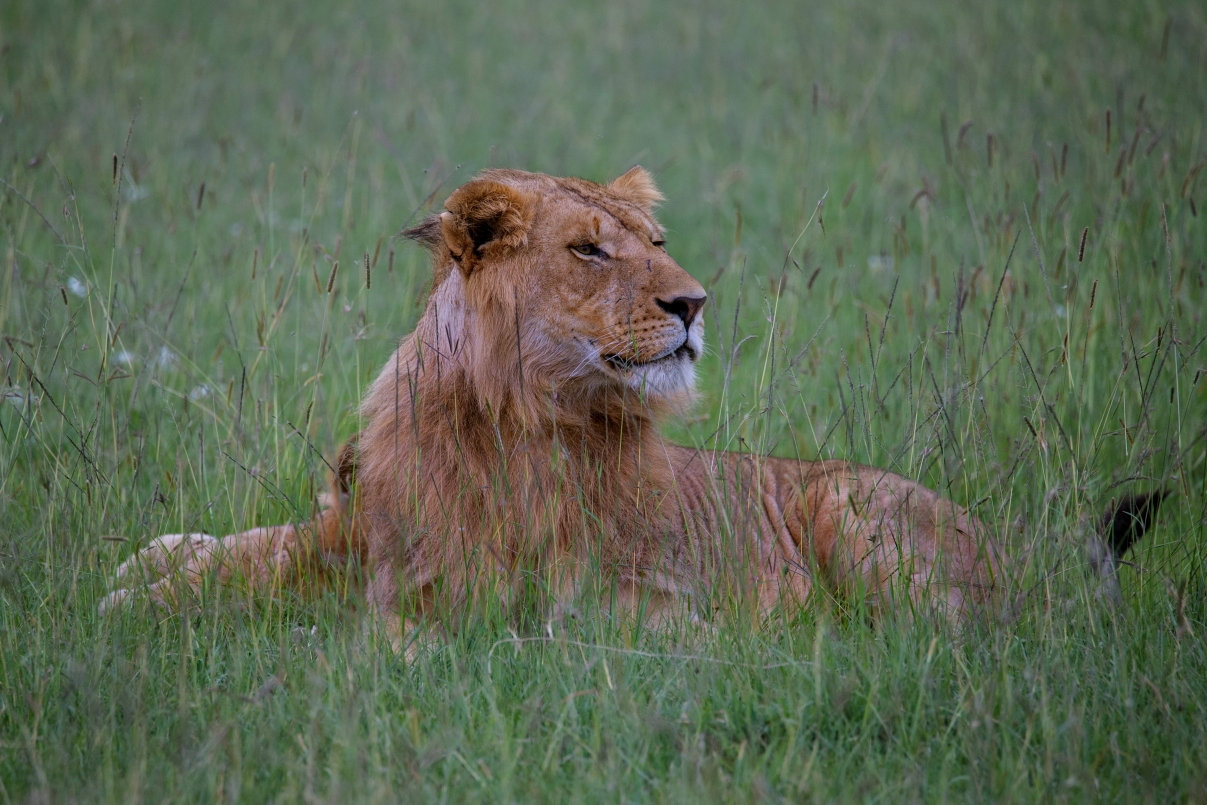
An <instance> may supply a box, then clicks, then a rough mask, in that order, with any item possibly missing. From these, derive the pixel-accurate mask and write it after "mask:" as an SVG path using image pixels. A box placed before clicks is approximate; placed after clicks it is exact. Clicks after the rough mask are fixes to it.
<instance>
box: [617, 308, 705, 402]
mask: <svg viewBox="0 0 1207 805" xmlns="http://www.w3.org/2000/svg"><path fill="white" fill-rule="evenodd" d="M687 345H688V346H689V347H691V349H692V351H693V352H694V353H695V354H696V355H700V354H701V353H703V351H704V322H703V320H702V319H699V318H697V319H696V320H695V321H694V322H692V326H691V328H690V329H689V330H688V331H687ZM628 383H629V387H630V388H632V389H633V390H634V391H637V392H640V393H642V394H644V395H646V396H647V397H650V398H662V399H666V400H675V399H686V398H690V397H691V396H692V395H693V394H694V392H695V390H696V362H695V361H694V360H692V359H691V358H689V357H687V356H686V355H684V356H682V357H680V358H671V359H669V360H660V361H655V362H654V363H649V364H645V365H644V366H637V367H634V368H633V370H632V371H631V373H630V374H629V376H628Z"/></svg>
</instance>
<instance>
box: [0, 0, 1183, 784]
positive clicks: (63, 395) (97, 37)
mask: <svg viewBox="0 0 1207 805" xmlns="http://www.w3.org/2000/svg"><path fill="white" fill-rule="evenodd" d="M1205 108H1207V13H1205V11H1204V8H1203V7H1202V6H1201V5H1200V4H1196V3H1177V2H1145V3H1140V2H1136V3H1109V4H1107V3H1099V2H1096V1H1095V0H1055V1H1054V2H1043V3H1032V2H987V3H965V2H958V0H938V1H937V2H929V3H904V2H902V3H885V2H864V0H854V1H853V2H842V3H837V2H765V3H743V4H736V3H727V2H713V0H702V1H701V2H692V3H673V2H642V1H641V0H615V1H614V2H609V3H600V4H582V3H558V2H538V1H536V0H532V1H531V2H530V1H528V0H500V1H499V2H492V3H473V2H461V0H450V1H449V2H440V3H409V2H404V3H387V2H372V1H367V2H358V3H322V2H307V3H265V2H239V0H214V2H207V3H177V2H154V1H153V0H141V1H140V2H120V1H117V0H113V1H110V2H95V3H85V2H64V1H63V0H7V1H6V2H5V3H3V5H2V6H0V178H2V179H3V184H2V185H0V261H2V262H0V269H2V274H0V294H2V296H0V336H2V338H0V368H2V369H3V378H2V388H3V395H4V400H3V404H0V428H2V430H0V533H2V535H0V596H3V600H5V601H6V602H7V603H6V607H8V608H9V611H10V613H21V614H19V615H13V617H17V618H19V622H20V624H31V623H42V626H41V627H39V629H43V630H50V631H54V630H55V629H59V628H67V629H68V631H69V632H70V631H71V629H76V628H79V629H85V630H87V629H91V628H93V627H92V626H87V625H79V624H77V625H76V626H70V627H65V626H63V624H64V623H68V624H70V623H72V620H71V619H72V617H74V616H69V615H66V614H64V613H67V612H69V611H70V609H69V608H70V606H71V602H73V601H75V600H76V599H77V597H79V596H82V598H80V599H79V600H82V601H84V602H85V603H84V604H82V605H81V606H82V607H83V609H87V610H89V611H90V610H91V603H89V602H90V601H92V600H95V597H96V596H97V595H99V594H100V591H101V589H102V588H103V577H104V574H105V573H106V572H108V570H109V569H110V568H111V567H112V566H113V563H114V562H116V561H118V560H120V559H121V558H123V557H125V556H127V555H128V554H129V553H130V552H131V551H132V550H133V548H134V547H136V546H137V545H139V544H143V543H145V541H146V540H148V539H150V538H151V537H153V536H154V535H155V534H157V533H162V532H172V531H183V530H203V531H208V532H211V533H224V532H227V531H231V530H236V529H238V528H242V527H246V526H248V525H250V524H252V523H258V522H265V521H284V520H288V519H296V518H300V517H305V516H307V515H308V514H309V511H310V506H311V501H312V500H313V493H314V491H315V489H316V487H317V485H319V484H320V483H321V479H322V475H323V473H324V471H325V467H324V465H323V462H322V461H321V459H320V457H319V456H320V454H322V453H325V454H327V455H330V454H332V452H333V451H334V450H335V449H336V448H337V447H338V445H339V444H340V442H341V441H342V440H343V439H344V438H346V437H347V436H348V435H350V434H351V433H353V432H355V430H356V429H357V427H358V421H357V414H356V406H357V403H358V400H359V397H360V394H361V391H362V390H363V388H364V387H365V385H366V384H367V383H368V382H369V381H370V380H371V379H372V378H373V376H374V375H375V373H376V372H377V371H378V369H379V367H380V366H381V365H382V364H383V362H384V361H385V359H386V358H387V356H388V355H389V354H390V352H391V351H392V350H393V349H394V347H395V345H396V343H397V339H398V338H399V337H400V336H402V335H404V334H405V333H407V332H408V331H409V329H410V328H411V326H412V325H413V323H414V321H415V319H416V318H417V316H418V314H419V312H420V309H421V305H422V300H423V298H424V295H425V293H426V290H427V284H428V281H429V277H430V274H429V269H428V266H427V263H426V258H425V256H424V255H423V254H422V253H421V250H420V249H418V248H417V247H415V246H413V245H411V244H409V243H407V242H405V241H404V240H402V239H400V238H399V237H398V236H397V235H398V232H399V231H400V230H402V229H403V228H405V227H406V226H407V225H408V224H410V223H412V222H414V221H415V220H417V219H418V217H419V216H421V215H423V214H424V213H425V211H427V210H429V209H431V208H436V207H438V206H439V205H440V204H441V203H442V201H443V199H444V198H445V197H446V196H447V195H448V193H450V192H451V191H452V190H453V189H455V188H456V187H457V186H458V185H460V184H461V183H463V182H464V181H466V180H467V179H469V178H470V177H472V176H473V175H474V173H475V172H477V171H479V170H481V169H483V168H487V167H492V166H506V167H514V168H522V169H525V170H533V171H543V172H548V173H553V174H572V175H577V176H582V177H585V178H589V179H593V180H596V181H606V180H609V179H611V178H613V177H614V176H616V175H618V174H620V173H622V172H623V171H625V170H627V169H628V168H629V167H631V166H632V165H634V164H641V165H643V166H645V167H646V168H647V169H649V170H650V171H651V172H652V173H653V174H654V176H655V178H656V180H657V181H658V183H659V185H660V186H661V188H662V190H663V192H664V193H665V195H666V197H667V201H666V203H665V205H664V207H663V209H662V211H661V213H660V216H661V220H662V221H663V222H664V224H665V225H666V227H667V229H668V248H669V251H670V253H671V254H672V255H673V256H674V257H675V258H676V259H677V260H678V261H679V262H680V263H681V264H682V265H683V266H684V267H685V268H686V269H687V270H688V271H690V272H691V273H693V274H694V275H695V276H696V277H697V278H698V279H700V280H701V281H702V282H703V283H704V284H705V285H706V287H707V288H708V289H709V292H710V303H709V306H708V308H707V309H706V314H705V315H706V318H707V324H708V330H707V340H708V342H709V344H710V345H711V352H710V354H709V355H708V356H706V358H705V360H704V361H703V363H702V371H701V384H700V385H701V401H700V405H699V407H698V409H697V411H696V412H695V413H694V414H693V415H692V416H691V417H689V418H687V419H686V420H684V421H682V422H677V423H674V424H673V425H672V426H671V435H672V437H673V438H674V439H676V440H677V441H679V442H681V443H692V444H697V445H701V446H708V447H721V448H725V449H747V450H761V451H768V452H773V453H776V454H778V455H795V456H801V457H805V458H813V457H817V456H822V457H829V456H840V457H846V458H851V459H854V460H858V461H863V462H868V463H874V464H877V465H880V466H885V467H889V468H891V469H893V470H895V471H897V472H900V473H902V474H904V475H907V476H910V477H915V478H920V479H922V480H924V481H926V482H927V483H929V484H931V485H933V486H936V487H937V488H941V489H943V490H944V491H945V492H946V493H947V494H950V495H951V496H953V497H954V498H955V499H956V500H958V501H959V502H961V503H964V504H966V505H969V506H973V507H974V508H975V509H976V511H977V512H978V513H979V514H981V515H982V516H984V517H986V518H987V519H988V520H990V521H993V522H998V523H1011V522H1018V521H1019V518H1020V517H1021V518H1022V521H1024V522H1026V523H1028V524H1030V525H1032V526H1034V527H1035V529H1033V532H1032V533H1048V531H1047V530H1050V531H1053V532H1058V533H1065V532H1066V531H1068V530H1069V529H1071V525H1069V524H1073V523H1078V522H1082V521H1083V520H1084V519H1085V518H1086V517H1087V516H1089V514H1090V513H1092V512H1096V511H1098V509H1099V508H1100V507H1101V506H1102V505H1103V504H1104V502H1105V501H1107V500H1109V499H1110V498H1111V497H1112V496H1117V495H1119V494H1121V492H1122V490H1123V489H1130V488H1135V487H1142V488H1147V487H1153V486H1156V485H1159V484H1160V485H1166V486H1168V487H1169V488H1171V489H1174V490H1175V491H1176V492H1177V493H1178V494H1177V497H1176V498H1174V499H1173V500H1171V502H1170V503H1169V504H1168V507H1169V508H1168V514H1167V515H1165V517H1166V518H1167V519H1165V520H1164V523H1165V526H1164V527H1163V528H1162V530H1160V531H1159V532H1158V534H1157V535H1156V537H1154V539H1153V540H1152V541H1151V542H1149V543H1147V544H1146V546H1145V549H1144V550H1145V551H1147V553H1143V554H1142V555H1141V556H1140V558H1139V561H1141V562H1145V563H1148V562H1155V563H1156V565H1155V566H1156V567H1159V568H1161V569H1162V570H1161V572H1162V573H1168V574H1170V575H1171V576H1173V577H1183V578H1191V579H1199V580H1200V581H1199V582H1196V583H1199V584H1200V585H1201V579H1202V574H1201V568H1202V566H1203V557H1204V542H1203V539H1202V535H1203V510H1204V509H1203V507H1204V503H1205V500H1207V496H1205V495H1204V484H1205V483H1207V472H1205V469H1204V438H1205V437H1204V412H1205V411H1207V380H1205V379H1204V372H1205V367H1207V361H1205V359H1204V352H1203V350H1202V349H1201V347H1202V345H1203V339H1204V337H1205V336H1207V327H1205V321H1204V315H1205V314H1204V301H1205V291H1204V283H1205V280H1207V274H1205V272H1207V268H1205V266H1204V262H1203V261H1204V254H1205V251H1207V250H1205V247H1207V236H1205V234H1204V233H1205V226H1204V222H1205V216H1207V211H1204V210H1203V209H1202V208H1203V207H1204V205H1205V204H1207V193H1205V192H1204V190H1205V188H1207V177H1205V176H1204V173H1207V171H1204V170H1202V169H1203V166H1204V160H1205V159H1207V138H1205V136H1204V135H1205V132H1204V122H1205V119H1207V118H1205V116H1204V109H1205ZM1066 526H1069V528H1066ZM1045 529H1047V530H1045ZM1129 578H1130V580H1129V581H1128V582H1127V583H1128V584H1129V585H1135V586H1140V587H1143V589H1144V590H1146V591H1147V592H1146V593H1145V594H1146V595H1149V596H1150V597H1152V596H1158V597H1163V596H1164V595H1165V592H1164V587H1163V585H1162V583H1161V581H1160V578H1159V577H1158V576H1156V575H1151V574H1150V576H1148V577H1139V576H1136V577H1129ZM1145 578H1148V579H1150V580H1149V581H1145V580H1144V579H1145ZM1192 589H1193V587H1192ZM45 601H49V602H51V605H50V609H49V610H46V611H48V612H50V613H51V614H50V615H47V616H46V617H48V618H49V619H50V620H48V621H45V622H43V621H39V620H38V618H39V617H42V616H36V615H35V614H33V613H36V612H39V611H43V610H44V609H45V607H44V606H43V603H42V602H45ZM55 613H57V614H55ZM63 618H66V621H64V620H63ZM17 623H18V622H17V621H14V624H17ZM56 624H57V625H56ZM11 628H21V629H26V628H30V627H29V626H28V625H22V626H20V627H18V626H17V625H12V627H11ZM7 633H9V634H12V633H13V632H11V631H9V632H7ZM46 651H49V652H51V653H50V654H49V655H45V656H44V657H43V659H44V660H45V658H46V656H50V657H53V656H55V655H54V651H55V649H53V648H47V649H46ZM35 665H36V663H35ZM14 667H15V666H14ZM31 673H32V672H31ZM33 678H34V677H30V679H33ZM349 678H350V677H349ZM609 684H610V683H609ZM3 710H4V707H3V705H0V712H3ZM15 734H16V733H14V735H15ZM14 740H15V739H14ZM743 746H745V744H743ZM23 762H24V761H20V762H18V761H13V763H14V764H16V765H13V766H7V767H6V768H7V769H8V772H6V773H11V774H14V775H17V779H23V780H26V781H28V780H29V779H32V778H30V777H29V776H28V775H29V774H32V772H31V771H29V769H28V768H27V767H25V766H21V763H23ZM62 762H63V763H64V764H67V765H66V766H65V767H64V768H67V767H71V768H75V767H73V766H71V763H74V762H75V761H70V760H68V759H66V755H65V756H64V759H63V760H62ZM18 766H20V768H21V770H20V771H18ZM10 779H13V778H10Z"/></svg>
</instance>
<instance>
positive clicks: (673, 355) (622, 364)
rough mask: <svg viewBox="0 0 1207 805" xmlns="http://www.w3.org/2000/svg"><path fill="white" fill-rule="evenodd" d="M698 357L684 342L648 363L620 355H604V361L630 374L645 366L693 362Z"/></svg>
mask: <svg viewBox="0 0 1207 805" xmlns="http://www.w3.org/2000/svg"><path fill="white" fill-rule="evenodd" d="M699 357H700V356H699V354H698V353H697V352H696V350H695V349H693V348H692V346H691V345H690V344H688V343H687V341H686V340H685V341H684V342H683V343H682V344H680V345H679V346H678V347H676V348H675V349H673V350H671V351H670V352H668V353H666V354H665V355H660V356H658V357H657V358H652V359H650V360H648V361H631V360H629V359H628V358H624V357H622V356H620V355H605V356H604V361H606V362H607V363H608V364H610V365H612V366H613V367H615V368H617V369H621V370H623V371H626V372H631V371H633V370H634V369H642V368H645V367H647V366H656V365H658V364H662V363H674V362H676V361H681V360H683V359H684V358H686V359H688V360H690V361H693V362H694V361H695V360H696V359H697V358H699Z"/></svg>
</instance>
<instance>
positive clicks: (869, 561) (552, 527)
mask: <svg viewBox="0 0 1207 805" xmlns="http://www.w3.org/2000/svg"><path fill="white" fill-rule="evenodd" d="M659 198H660V197H659V196H658V195H657V191H656V190H655V189H654V187H653V184H652V183H651V182H650V180H649V178H648V175H646V174H645V173H644V172H643V171H640V169H635V170H634V171H630V172H629V173H628V174H626V175H625V176H623V177H621V178H620V179H618V180H616V181H615V182H613V183H612V184H610V185H606V186H603V185H596V184H593V183H590V182H585V181H582V180H577V179H554V178H552V177H547V176H542V175H539V174H525V173H520V172H516V171H491V172H489V173H487V174H485V175H484V176H483V177H481V178H479V179H478V180H476V181H474V182H471V183H470V184H467V185H466V186H464V187H463V188H461V189H460V190H458V191H457V192H456V193H454V194H453V195H452V196H451V197H450V198H449V200H448V202H447V203H446V210H447V211H446V212H444V213H443V214H441V215H439V216H433V217H432V218H430V219H428V220H427V221H426V222H424V223H423V224H421V225H420V226H419V227H416V229H415V230H412V232H411V233H410V234H411V235H412V237H415V238H416V239H417V240H420V241H422V242H424V243H425V244H427V245H428V247H429V248H430V249H431V251H432V253H433V261H434V267H435V270H434V277H435V279H434V288H433V292H432V294H431V297H430V298H429V300H428V302H427V306H426V308H425V311H424V313H423V315H422V316H421V318H420V320H419V322H418V324H417V326H416V329H415V331H414V332H413V333H411V334H410V335H408V336H407V337H406V338H404V339H403V340H402V342H401V344H400V346H399V348H398V350H397V351H396V352H395V354H394V355H393V357H392V358H391V359H390V361H389V362H388V363H387V365H386V367H385V369H384V370H383V371H382V373H381V375H380V376H379V377H378V378H377V380H376V381H375V382H374V383H373V385H372V386H371V387H370V389H369V390H368V392H367V394H366V396H365V399H364V402H363V405H362V416H363V427H362V430H361V432H360V434H359V435H358V437H357V440H356V442H355V444H354V445H353V446H352V447H350V448H348V449H346V450H345V452H344V453H343V454H341V462H340V467H339V472H338V473H337V476H338V477H337V478H336V490H335V494H334V495H333V498H332V500H331V501H329V504H330V505H329V506H328V508H326V509H324V510H323V511H321V512H320V513H319V514H318V515H316V518H315V520H314V521H312V522H311V523H309V524H306V525H301V526H296V527H295V526H277V527H271V528H265V529H253V530H252V531H249V532H244V533H242V534H238V535H233V536H231V537H227V538H226V539H225V540H223V541H221V542H219V541H216V540H212V538H204V539H203V538H202V537H200V536H176V537H173V538H164V540H161V541H160V542H157V543H155V544H153V545H152V546H151V547H150V548H148V549H146V550H144V552H143V553H142V554H140V555H139V558H137V559H136V560H132V561H133V562H136V563H137V562H142V563H143V564H147V563H151V564H154V563H156V562H158V563H159V564H158V565H155V566H156V567H159V568H160V570H159V571H155V572H156V575H157V577H159V578H161V579H162V580H161V581H159V582H158V584H156V585H155V586H154V587H153V588H152V594H153V596H155V597H156V598H157V599H158V600H162V601H166V602H168V603H172V602H173V601H174V599H173V598H172V595H173V594H172V593H171V592H170V590H171V589H172V586H173V583H174V579H175V578H177V577H176V576H175V575H174V574H173V573H171V572H170V568H169V567H168V560H169V559H172V558H175V559H177V560H180V561H183V562H184V563H185V565H186V573H185V578H186V579H188V580H189V581H190V584H191V585H192V586H196V584H197V583H199V579H200V578H201V577H202V576H204V574H205V573H206V572H209V571H213V572H218V573H219V575H220V576H221V578H222V579H226V578H228V577H230V576H232V575H236V574H238V575H242V576H243V577H245V578H247V579H248V580H249V581H251V582H252V583H254V584H255V585H256V586H259V587H267V586H269V585H271V584H284V583H291V581H290V580H291V579H295V578H297V577H299V576H302V575H305V574H302V573H298V572H296V571H297V569H298V568H299V567H302V566H305V567H316V566H323V565H329V564H331V563H332V560H334V559H340V558H346V557H347V556H348V555H349V554H356V555H358V556H359V557H360V558H361V560H362V562H363V563H364V566H365V567H366V568H367V570H368V574H369V577H370V582H369V587H368V596H369V598H370V601H371V602H372V603H373V604H374V605H375V607H376V608H377V609H378V610H379V611H380V612H382V613H383V614H384V615H385V616H386V617H388V618H391V619H396V616H397V614H398V613H400V612H402V613H405V616H406V617H438V616H439V614H440V613H442V612H447V611H448V608H449V607H452V608H454V609H455V608H456V607H459V606H461V605H463V604H464V603H465V602H466V601H468V600H469V599H470V598H472V597H474V596H478V595H488V596H502V597H503V598H504V599H506V598H507V596H509V595H510V594H511V592H513V591H514V590H515V589H516V588H517V587H518V586H519V585H521V584H523V583H526V582H527V581H528V580H530V579H534V578H535V579H537V580H538V581H539V584H540V585H541V586H542V588H544V589H546V590H547V591H548V593H549V595H550V597H551V598H552V606H553V607H555V608H557V607H560V606H564V605H565V606H568V605H570V604H572V602H573V601H574V599H575V597H576V596H577V595H578V594H579V592H580V591H581V590H582V589H583V588H584V586H587V585H595V584H600V583H602V588H603V589H610V590H612V591H614V593H616V594H617V595H616V600H617V601H618V602H620V604H621V605H622V606H624V607H627V608H635V607H637V606H639V605H640V606H641V607H643V610H642V611H644V612H646V613H648V614H649V615H650V616H651V617H653V618H655V619H658V618H661V617H663V616H665V615H668V614H671V613H673V612H675V611H680V610H678V609H677V604H678V602H691V601H696V600H699V594H701V593H707V592H708V591H709V589H710V588H711V586H712V585H714V584H715V583H716V581H717V579H718V578H719V574H723V575H726V576H727V577H728V578H729V579H731V580H734V581H737V582H738V583H739V587H743V588H744V589H746V590H748V591H752V592H753V593H754V594H755V596H756V600H757V601H758V603H759V605H760V607H762V608H764V609H765V608H767V607H770V606H773V605H775V604H777V603H781V602H796V603H800V602H802V601H803V600H804V599H805V598H806V597H807V596H808V595H809V593H810V592H811V590H813V589H814V588H815V584H816V585H822V586H824V588H825V589H826V590H828V591H832V592H835V593H838V594H843V593H848V592H852V591H856V590H862V591H863V593H864V595H865V600H866V601H867V602H868V603H869V606H870V607H871V609H872V611H873V613H875V612H879V611H881V610H883V609H885V608H887V607H889V606H897V605H899V604H901V605H907V606H906V608H907V609H909V610H910V611H913V610H915V609H917V608H922V609H924V610H926V611H932V610H940V611H947V612H951V613H953V614H956V615H957V616H959V615H962V614H964V613H966V612H967V611H968V609H969V608H970V607H971V606H973V605H974V604H976V603H979V602H986V601H989V600H991V599H992V598H994V595H993V591H994V590H995V589H1000V588H1001V583H1000V575H1001V574H1002V573H1003V572H1008V570H1009V567H1008V565H1007V563H1006V560H1005V559H1004V557H1003V554H1002V552H1001V551H1000V549H999V548H998V546H997V544H996V542H995V539H994V537H993V535H992V533H991V532H990V530H989V529H988V528H986V527H985V526H984V525H982V524H980V523H979V522H977V521H976V520H975V518H973V517H972V516H971V515H970V514H969V513H968V512H966V511H965V510H964V509H962V508H961V507H959V506H957V505H955V504H954V503H952V502H950V501H948V500H945V499H944V498H942V497H940V496H939V495H937V494H936V493H934V492H932V491H930V490H928V489H926V488H925V487H923V486H921V485H919V484H917V483H914V482H912V481H909V480H907V479H904V478H902V477H900V476H897V475H894V474H892V473H888V472H885V471H882V470H877V469H873V468H868V467H860V466H857V465H852V464H848V463H845V462H837V461H829V462H804V461H793V460H786V459H774V458H766V457H760V456H754V455H746V454H736V453H713V452H707V451H696V450H692V449H688V448H683V447H676V446H672V445H669V444H667V443H666V442H665V441H664V440H663V439H662V437H661V436H660V435H659V422H660V420H662V419H663V418H665V416H666V415H667V414H669V413H673V412H675V411H677V410H681V409H683V408H684V407H685V406H686V405H687V404H688V403H690V400H691V394H692V382H693V365H694V362H695V360H696V358H697V357H698V356H699V355H700V352H701V350H702V340H701V338H702V326H703V325H702V320H701V318H700V317H699V316H698V315H696V314H697V313H698V311H699V309H700V306H701V305H702V304H703V302H704V291H703V289H702V288H701V287H700V286H699V284H698V283H696V281H695V280H693V279H692V278H691V277H690V276H689V275H688V274H687V273H686V272H685V271H683V269H682V268H680V267H679V266H678V265H677V264H676V263H675V262H674V261H673V260H672V259H671V258H670V257H669V256H668V255H667V254H666V252H665V250H664V249H662V248H661V235H660V232H661V230H660V228H659V226H658V224H657V222H656V221H655V220H654V218H653V216H652V212H651V210H652V206H653V204H654V202H656V201H657V200H658V199H659ZM353 476H354V481H355V483H354V484H352V483H351V481H352V480H353ZM211 543H212V544H211ZM129 567H133V565H131V564H130V563H128V566H127V568H125V569H129ZM216 567H218V568H220V569H218V570H215V568H216ZM127 594H128V593H127V592H126V591H124V590H119V591H118V593H115V596H116V598H118V599H120V598H123V597H125V595H127ZM692 606H695V604H691V603H689V604H688V606H687V609H690V608H691V607H692Z"/></svg>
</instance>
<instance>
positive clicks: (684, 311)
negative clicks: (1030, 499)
mask: <svg viewBox="0 0 1207 805" xmlns="http://www.w3.org/2000/svg"><path fill="white" fill-rule="evenodd" d="M707 301H708V296H676V297H675V298H674V299H672V300H671V301H669V302H664V301H662V300H661V299H659V300H658V307H660V308H662V309H663V310H665V311H666V312H667V313H670V314H671V315H672V316H678V317H679V318H680V319H682V320H683V326H684V327H691V326H692V322H693V321H695V320H696V315H697V314H699V312H700V308H702V307H704V303H705V302H707Z"/></svg>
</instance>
